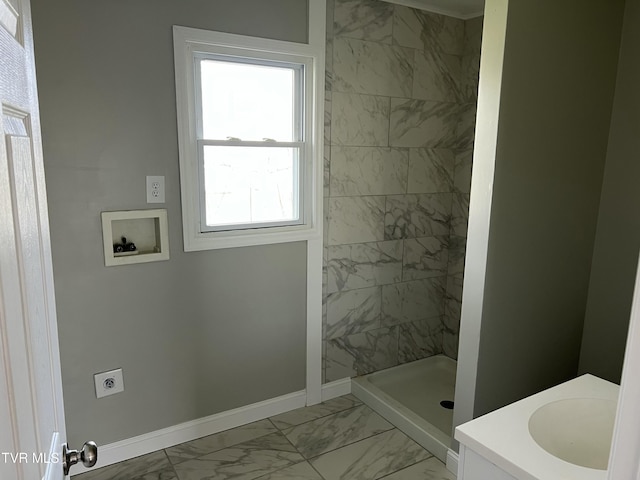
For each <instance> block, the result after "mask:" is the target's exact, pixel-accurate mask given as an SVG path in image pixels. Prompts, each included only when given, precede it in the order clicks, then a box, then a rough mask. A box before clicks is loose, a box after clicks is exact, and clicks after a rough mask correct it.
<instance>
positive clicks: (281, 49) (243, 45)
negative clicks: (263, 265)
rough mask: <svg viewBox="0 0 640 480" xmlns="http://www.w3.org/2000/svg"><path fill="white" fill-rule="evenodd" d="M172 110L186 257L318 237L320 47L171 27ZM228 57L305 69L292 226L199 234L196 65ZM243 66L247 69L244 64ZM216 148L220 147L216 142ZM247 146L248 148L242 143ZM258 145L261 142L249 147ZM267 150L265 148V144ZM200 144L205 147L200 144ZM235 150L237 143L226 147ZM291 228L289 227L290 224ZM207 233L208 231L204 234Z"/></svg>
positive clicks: (201, 210)
mask: <svg viewBox="0 0 640 480" xmlns="http://www.w3.org/2000/svg"><path fill="white" fill-rule="evenodd" d="M173 39H174V60H175V75H176V106H177V114H178V143H179V155H180V187H181V198H182V226H183V228H182V230H183V238H184V250H185V251H186V252H190V251H199V250H211V249H218V248H232V247H244V246H251V245H265V244H272V243H284V242H293V241H302V240H309V239H312V238H318V237H319V236H320V235H321V228H322V225H321V219H322V216H321V210H322V183H321V182H322V163H323V160H322V141H323V138H322V133H323V115H324V113H323V107H324V99H323V97H324V54H323V49H322V48H319V46H318V45H312V44H303V43H293V42H284V41H280V40H271V39H264V38H257V37H248V36H242V35H234V34H227V33H221V32H213V31H207V30H199V29H194V28H187V27H180V26H174V27H173ZM203 55H205V56H206V55H227V56H232V57H245V58H254V59H257V60H258V61H259V60H263V61H273V62H285V63H291V64H298V65H303V66H304V67H303V68H304V78H303V82H304V85H303V96H304V98H303V99H301V100H302V102H303V105H304V108H303V114H302V115H303V125H304V126H303V130H304V132H303V138H302V139H300V140H301V141H302V144H303V146H302V147H301V158H300V169H301V177H300V182H299V187H300V194H299V195H300V200H301V203H300V206H301V211H300V217H301V219H300V220H301V221H300V222H298V223H295V224H283V225H278V226H272V225H268V226H261V225H255V226H250V227H249V228H247V226H246V225H245V226H241V227H239V228H237V229H232V228H229V229H211V228H203V227H202V221H203V218H204V215H205V212H204V204H203V202H202V195H203V194H202V191H203V190H204V188H203V185H202V182H203V178H202V165H201V164H202V156H201V152H200V149H201V147H202V145H203V141H202V140H201V139H199V135H198V133H199V132H198V128H199V125H198V115H199V110H198V97H199V93H198V92H197V88H196V85H197V83H196V77H195V74H196V69H195V59H196V58H198V57H199V56H203ZM247 63H250V61H248V62H247ZM214 143H216V144H220V142H214ZM242 143H245V144H246V143H249V142H242ZM252 143H256V144H257V143H262V142H252ZM264 143H265V146H268V145H266V144H267V143H268V142H264ZM204 144H209V142H207V141H204ZM224 144H225V145H229V146H233V145H239V143H234V142H228V143H227V142H225V143H224ZM289 223H291V222H289ZM207 230H208V231H207Z"/></svg>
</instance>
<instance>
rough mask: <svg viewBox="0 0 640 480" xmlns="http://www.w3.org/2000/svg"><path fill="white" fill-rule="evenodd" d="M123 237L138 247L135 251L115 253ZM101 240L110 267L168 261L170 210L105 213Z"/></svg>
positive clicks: (105, 262) (106, 261) (106, 264)
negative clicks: (115, 246)
mask: <svg viewBox="0 0 640 480" xmlns="http://www.w3.org/2000/svg"><path fill="white" fill-rule="evenodd" d="M123 237H124V238H126V241H127V243H134V244H135V246H136V249H135V251H125V252H121V253H114V245H115V244H120V243H121V242H122V238H123ZM102 239H103V242H104V264H105V266H107V267H112V266H116V265H130V264H132V263H146V262H158V261H162V260H169V229H168V223H167V210H166V209H163V208H161V209H153V210H124V211H119V212H102Z"/></svg>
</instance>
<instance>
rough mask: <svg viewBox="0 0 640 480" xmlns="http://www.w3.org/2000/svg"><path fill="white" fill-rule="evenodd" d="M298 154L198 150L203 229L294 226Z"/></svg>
mask: <svg viewBox="0 0 640 480" xmlns="http://www.w3.org/2000/svg"><path fill="white" fill-rule="evenodd" d="M298 178H299V173H298V149H296V148H284V147H238V146H236V147H225V146H205V147H204V190H205V202H206V220H205V222H206V225H207V226H209V227H220V226H223V225H229V226H233V225H238V224H250V223H269V222H297V221H298V220H299V219H300V212H299V208H298V191H297V190H298Z"/></svg>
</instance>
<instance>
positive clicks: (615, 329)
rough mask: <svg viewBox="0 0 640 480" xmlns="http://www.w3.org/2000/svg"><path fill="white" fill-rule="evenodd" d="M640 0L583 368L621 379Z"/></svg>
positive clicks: (599, 238)
mask: <svg viewBox="0 0 640 480" xmlns="http://www.w3.org/2000/svg"><path fill="white" fill-rule="evenodd" d="M638 58H640V2H639V1H638V0H627V2H626V10H625V23H624V28H623V34H622V48H621V51H620V63H619V67H618V80H617V85H616V96H615V100H614V106H613V116H612V119H611V132H610V134H609V148H608V151H607V164H606V167H605V173H604V183H603V185H602V197H601V200H600V214H599V216H598V229H597V231H596V242H595V249H594V252H593V266H592V269H591V282H590V284H589V298H588V301H587V314H586V318H585V325H584V336H583V338H582V351H581V352H580V372H581V373H585V372H588V373H593V374H594V375H597V376H600V377H602V378H606V379H608V380H610V381H613V382H619V381H620V375H621V372H622V362H623V358H624V348H625V341H626V338H627V330H628V327H629V316H630V313H631V297H632V295H633V287H634V283H635V273H636V267H637V262H638V249H639V247H640V215H638V214H637V209H638V205H640V188H638V184H639V183H640V162H639V161H638V152H639V151H640V136H639V135H638V132H640V91H639V90H638V85H640V64H639V63H638Z"/></svg>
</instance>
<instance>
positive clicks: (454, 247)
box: [447, 235, 467, 275]
mask: <svg viewBox="0 0 640 480" xmlns="http://www.w3.org/2000/svg"><path fill="white" fill-rule="evenodd" d="M466 245H467V239H466V237H461V236H459V235H451V236H450V237H449V267H448V272H447V273H448V274H449V275H455V274H462V273H464V257H465V253H466Z"/></svg>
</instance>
